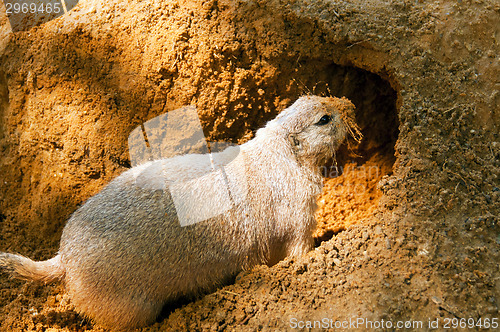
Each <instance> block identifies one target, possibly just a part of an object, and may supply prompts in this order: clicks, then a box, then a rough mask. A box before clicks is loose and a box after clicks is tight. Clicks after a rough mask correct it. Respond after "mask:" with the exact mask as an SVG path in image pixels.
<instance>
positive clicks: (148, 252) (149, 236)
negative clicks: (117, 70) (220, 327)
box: [0, 96, 359, 330]
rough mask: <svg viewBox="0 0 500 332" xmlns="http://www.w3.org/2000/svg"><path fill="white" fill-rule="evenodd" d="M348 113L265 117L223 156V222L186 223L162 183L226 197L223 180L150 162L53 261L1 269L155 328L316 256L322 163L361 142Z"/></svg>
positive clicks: (14, 259) (90, 206) (2, 263)
mask: <svg viewBox="0 0 500 332" xmlns="http://www.w3.org/2000/svg"><path fill="white" fill-rule="evenodd" d="M353 110H354V106H353V105H352V104H351V103H350V102H349V101H348V100H347V99H345V98H342V99H338V98H331V97H317V96H304V97H301V98H299V99H298V100H297V101H296V102H295V103H294V104H293V105H291V106H290V107H289V108H287V109H286V110H284V111H283V112H281V113H280V114H279V115H278V116H277V117H276V118H275V119H274V120H272V121H269V122H268V123H267V125H266V126H265V127H264V128H261V129H259V130H258V131H257V133H256V136H255V138H254V139H252V140H250V141H248V142H247V143H245V144H243V145H240V146H239V147H238V148H239V152H238V153H237V155H232V156H231V158H226V159H227V164H226V165H225V169H224V171H225V180H226V182H225V183H226V184H227V187H228V188H229V192H230V193H232V196H231V199H230V202H231V204H230V207H229V208H228V209H226V210H225V211H224V212H223V213H221V214H218V215H215V216H213V217H210V218H208V219H206V220H201V221H199V222H194V223H192V224H188V225H182V224H181V223H180V221H179V217H178V213H176V206H175V204H174V202H173V198H172V197H173V194H171V191H170V190H168V189H166V188H167V187H166V186H165V185H164V184H165V183H166V184H168V182H169V181H170V179H176V180H177V184H178V187H177V189H176V190H177V191H178V192H179V191H180V192H181V193H182V190H185V191H188V190H191V193H190V195H191V196H192V197H194V199H196V200H198V201H204V200H206V201H209V202H212V203H210V204H213V202H218V201H222V198H221V197H219V196H218V195H219V194H218V193H219V191H217V190H215V191H213V190H212V191H211V193H212V194H210V196H211V197H208V196H209V194H207V191H206V190H205V189H207V190H208V189H210V188H211V187H215V186H217V184H216V181H218V179H220V174H219V173H217V172H205V171H204V170H203V169H202V168H203V167H200V166H199V165H198V164H197V161H198V160H199V158H201V155H185V156H178V157H173V158H170V159H161V160H156V161H151V162H147V163H145V164H143V165H139V166H136V167H133V168H131V169H130V170H128V171H126V172H124V173H123V174H121V175H120V176H118V177H117V178H115V179H114V180H113V181H111V182H110V183H109V184H108V185H107V186H106V187H104V189H102V191H101V192H99V193H98V194H96V195H95V196H93V197H91V198H90V199H88V200H87V201H86V202H85V204H83V205H82V206H81V207H80V208H79V209H78V210H77V211H76V212H75V213H73V215H72V216H71V217H70V219H69V220H68V222H67V224H66V226H65V228H64V230H63V234H62V238H61V243H60V249H59V252H58V254H57V256H56V257H54V258H52V259H49V260H47V261H42V262H34V261H32V260H31V259H29V258H26V257H23V256H20V255H15V254H8V253H0V268H2V269H3V270H4V271H5V272H7V273H10V274H11V275H12V276H13V277H16V278H22V279H28V280H38V281H43V282H51V281H56V280H61V281H63V282H64V283H65V285H66V290H67V292H68V293H69V295H70V296H71V299H72V303H73V304H74V306H75V308H76V310H77V311H79V312H80V313H82V314H83V315H86V316H87V317H90V318H91V319H93V320H94V321H95V322H96V323H98V324H100V325H102V326H105V327H108V328H111V329H116V330H123V329H132V328H136V327H141V326H145V325H147V324H149V323H152V322H154V321H155V318H156V317H157V316H158V314H159V313H160V311H161V309H162V307H163V306H164V304H166V303H168V302H171V301H174V300H175V299H177V298H179V297H181V296H192V295H196V294H199V293H202V292H206V291H210V290H213V289H214V288H216V287H218V286H220V285H223V284H224V283H226V282H227V281H228V280H229V279H230V278H231V277H233V276H235V275H236V274H237V273H238V272H240V271H242V270H244V269H249V268H251V267H253V266H255V265H257V264H268V265H273V264H275V263H277V262H278V261H280V260H282V259H283V258H285V257H287V256H299V255H302V254H304V253H306V252H307V251H309V250H311V249H312V247H313V239H312V232H313V230H314V228H315V220H314V211H315V209H316V197H317V195H318V194H319V193H320V191H321V188H322V177H321V173H320V168H319V167H320V166H321V165H322V164H323V163H324V162H325V160H327V159H328V158H331V157H332V155H334V153H335V151H336V150H337V148H338V147H339V145H340V144H341V143H342V142H343V140H344V138H345V137H346V135H347V133H351V134H353V133H354V134H359V131H358V129H357V126H356V125H355V123H354V120H353ZM230 149H234V147H233V148H228V149H226V150H225V151H223V152H221V153H220V154H221V155H220V159H221V160H224V158H225V155H224V153H226V154H230V152H231V150H230ZM234 156H235V157H234ZM233 157H234V158H233ZM183 186H186V187H183ZM193 188H199V190H194V192H192V191H193ZM214 192H215V194H213V193H214ZM220 195H222V194H220ZM213 196H215V197H213ZM189 208H193V209H194V208H195V207H193V206H191V207H190V206H189V204H188V205H187V209H189ZM188 212H189V211H188ZM193 213H195V214H196V213H197V212H196V211H193Z"/></svg>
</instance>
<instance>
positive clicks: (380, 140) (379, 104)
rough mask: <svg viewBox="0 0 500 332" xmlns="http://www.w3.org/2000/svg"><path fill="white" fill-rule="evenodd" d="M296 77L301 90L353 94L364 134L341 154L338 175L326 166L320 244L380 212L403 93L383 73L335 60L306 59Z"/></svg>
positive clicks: (319, 215)
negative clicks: (382, 185)
mask: <svg viewBox="0 0 500 332" xmlns="http://www.w3.org/2000/svg"><path fill="white" fill-rule="evenodd" d="M310 73H314V74H310ZM296 77H297V78H296V81H298V88H299V89H300V86H302V87H303V88H304V89H307V90H309V91H307V92H309V93H313V94H316V95H325V96H336V97H342V96H345V97H347V98H349V99H350V100H351V101H352V102H353V104H354V105H355V106H356V120H357V123H358V124H359V126H360V128H361V131H362V133H363V136H364V137H363V140H362V142H361V143H360V144H356V143H355V142H353V141H350V142H348V144H345V145H344V146H343V147H342V148H341V150H340V151H339V152H338V154H337V165H336V166H337V168H338V171H339V172H338V173H337V172H336V171H335V168H329V169H327V170H326V174H325V175H326V179H325V184H324V188H323V193H322V194H321V195H320V197H319V198H318V211H317V214H316V220H317V222H318V228H317V231H316V233H315V234H314V237H315V241H316V244H319V243H320V242H322V241H325V240H328V239H330V238H331V237H332V236H333V235H335V234H337V233H338V232H340V231H342V230H345V229H346V228H347V227H349V226H351V225H353V224H359V223H363V222H364V220H366V219H368V218H370V217H371V216H372V215H373V213H374V212H375V210H376V208H377V206H378V202H379V199H380V197H381V196H382V192H381V191H380V190H379V189H377V183H378V182H379V181H380V180H381V179H382V177H383V176H384V175H390V174H391V173H392V171H393V165H394V162H395V159H396V158H395V156H394V152H395V150H394V146H395V144H396V140H397V138H398V134H399V129H398V128H399V120H398V116H397V106H396V101H397V93H396V91H395V90H394V89H393V88H392V87H391V85H390V83H389V82H388V81H386V80H384V79H383V78H381V77H380V76H379V75H376V74H373V73H371V72H368V71H366V70H362V69H359V68H355V67H348V66H340V65H337V64H332V63H331V62H330V63H326V62H324V61H311V62H304V63H303V64H302V65H301V66H300V67H299V70H298V71H297V72H296ZM339 174H340V175H339Z"/></svg>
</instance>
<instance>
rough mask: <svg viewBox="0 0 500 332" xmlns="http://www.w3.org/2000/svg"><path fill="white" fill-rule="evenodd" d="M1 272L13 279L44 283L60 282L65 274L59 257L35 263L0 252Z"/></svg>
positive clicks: (18, 256) (19, 256)
mask: <svg viewBox="0 0 500 332" xmlns="http://www.w3.org/2000/svg"><path fill="white" fill-rule="evenodd" d="M1 270H3V271H4V272H6V273H8V274H10V276H11V277H13V278H17V279H25V280H36V281H43V282H45V283H47V282H52V281H56V280H60V279H62V277H64V274H65V270H64V267H63V265H62V262H61V256H60V255H57V256H56V257H54V258H51V259H49V260H46V261H42V262H35V261H33V260H31V259H29V258H27V257H24V256H21V255H15V254H8V253H3V252H0V271H1Z"/></svg>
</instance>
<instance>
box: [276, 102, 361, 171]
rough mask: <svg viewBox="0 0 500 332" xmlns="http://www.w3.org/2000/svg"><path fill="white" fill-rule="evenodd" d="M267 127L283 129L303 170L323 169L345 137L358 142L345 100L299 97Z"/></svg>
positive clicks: (350, 109) (359, 135)
mask: <svg viewBox="0 0 500 332" xmlns="http://www.w3.org/2000/svg"><path fill="white" fill-rule="evenodd" d="M272 122H274V123H273V124H271V123H272ZM268 125H271V127H275V126H277V127H281V128H283V129H284V131H283V132H284V133H285V135H286V138H287V140H288V142H289V144H290V147H291V149H292V151H293V153H294V154H295V157H296V159H297V162H298V163H299V164H300V165H303V166H307V167H319V166H322V165H324V163H325V162H326V161H327V160H328V159H329V158H331V157H332V156H334V155H335V151H336V150H337V149H338V148H339V146H340V145H341V144H342V142H343V141H344V139H345V138H346V135H347V134H350V135H351V136H353V138H354V139H355V140H357V141H359V140H360V139H361V133H360V131H359V128H358V126H357V125H356V123H355V121H354V105H353V104H352V103H351V102H350V101H349V100H348V99H346V98H334V97H318V96H304V97H301V98H299V99H298V100H297V101H296V102H295V103H293V104H292V105H291V106H290V107H288V108H287V109H285V110H284V111H283V112H281V113H280V114H279V115H278V116H277V117H276V119H275V120H273V121H271V122H270V123H269V124H268Z"/></svg>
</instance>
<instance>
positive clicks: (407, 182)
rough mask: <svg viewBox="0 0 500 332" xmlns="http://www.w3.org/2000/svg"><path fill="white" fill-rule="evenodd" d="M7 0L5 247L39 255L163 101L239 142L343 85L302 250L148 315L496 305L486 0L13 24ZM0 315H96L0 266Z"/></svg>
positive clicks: (221, 319)
mask: <svg viewBox="0 0 500 332" xmlns="http://www.w3.org/2000/svg"><path fill="white" fill-rule="evenodd" d="M4 11H5V8H4V7H0V250H2V251H10V252H20V253H22V254H26V255H28V256H30V257H31V258H34V259H47V258H50V257H52V256H53V255H54V254H55V253H56V252H57V249H58V242H59V238H60V234H61V231H62V228H63V226H64V223H65V221H66V220H67V218H68V217H69V215H70V214H71V213H72V212H73V211H75V210H76V209H77V207H78V205H80V204H81V203H82V202H83V201H85V199H87V198H88V197H90V196H92V195H93V194H95V193H97V192H98V191H99V190H100V189H101V188H102V187H103V186H104V185H105V184H106V183H108V182H109V181H110V180H111V179H113V178H114V177H116V176H117V175H118V174H120V173H121V172H123V171H124V170H126V169H127V168H128V167H130V165H131V160H130V159H131V158H130V155H129V151H128V146H127V140H128V137H129V135H130V133H131V132H132V131H133V130H134V129H135V128H137V127H138V126H141V125H142V124H144V123H145V122H146V121H147V120H150V119H153V118H155V117H157V116H158V115H161V114H163V113H165V112H167V111H169V110H174V109H177V108H179V107H181V106H184V105H193V106H195V107H196V108H197V109H199V110H200V113H199V116H200V118H201V122H202V125H203V127H204V132H205V136H206V137H207V138H208V139H209V140H210V141H230V142H232V143H242V142H245V141H247V140H249V139H251V138H252V137H253V135H254V132H255V130H257V129H258V128H260V127H262V126H263V125H264V124H265V122H266V121H268V120H270V119H271V118H273V117H275V116H276V115H277V114H278V113H279V111H281V110H282V109H284V108H285V107H286V106H288V105H290V104H291V103H292V102H293V101H294V100H295V99H297V98H298V97H299V96H300V95H302V94H307V93H314V94H319V95H327V96H330V95H331V96H337V97H342V96H346V97H347V98H348V99H350V100H351V101H352V102H353V103H354V105H355V106H356V118H357V121H358V123H359V125H360V127H361V130H362V132H363V135H364V140H363V141H362V142H361V144H360V145H354V144H351V145H350V146H346V147H345V149H344V150H343V151H341V152H339V154H338V156H337V165H338V166H339V168H342V171H343V172H342V175H339V176H337V177H333V176H334V174H331V176H332V177H331V178H328V179H326V181H325V188H324V192H323V193H322V195H321V197H320V198H319V201H318V203H319V210H318V213H317V219H318V221H319V228H318V232H317V233H316V238H317V245H318V246H317V248H316V249H315V250H314V251H312V252H310V253H309V254H307V255H306V256H304V257H298V258H288V259H286V260H284V261H282V262H280V263H278V264H277V265H275V266H274V267H272V268H268V267H257V268H255V269H254V270H252V271H245V272H243V273H241V274H240V275H238V276H237V278H236V280H235V283H234V284H232V285H229V286H226V287H224V288H222V289H220V290H218V291H217V292H215V293H212V294H209V295H206V296H204V297H201V298H200V299H198V300H197V301H191V302H189V301H184V302H179V303H174V304H169V306H168V307H167V308H165V312H164V314H163V315H162V316H161V317H159V319H158V322H157V323H156V324H155V325H153V326H151V327H148V328H145V329H144V330H146V331H164V330H224V329H229V330H283V329H287V328H290V327H292V325H291V324H293V323H294V322H304V324H305V323H306V322H312V321H315V320H318V321H319V320H322V319H324V318H326V319H331V321H332V322H337V321H338V322H342V321H345V320H346V319H347V320H348V319H349V318H352V317H356V318H363V319H365V320H371V321H381V320H382V319H383V320H384V321H386V322H387V321H391V322H394V323H396V322H398V321H403V322H406V321H412V322H423V324H427V323H428V322H429V320H432V321H436V320H437V321H438V323H439V324H440V325H439V327H440V328H442V327H443V324H444V323H445V320H446V319H452V318H457V317H458V318H464V319H469V318H473V319H474V320H475V321H476V322H477V321H478V320H479V319H481V321H484V320H485V319H488V320H490V321H491V320H492V319H493V318H497V317H498V315H499V311H498V310H499V309H498V306H499V301H500V278H499V277H498V276H499V273H500V272H499V267H498V261H500V226H499V223H498V216H499V215H500V189H499V188H500V183H499V177H500V137H499V135H498V133H499V120H498V119H500V116H499V110H500V103H499V102H500V99H499V98H500V97H499V96H500V94H499V93H498V91H499V82H498V77H500V65H499V63H500V61H499V53H500V46H499V45H500V41H499V36H500V35H499V34H498V21H499V16H500V5H499V4H498V3H497V2H496V1H493V0H485V1H460V2H457V1H449V0H439V1H438V0H435V1H434V0H428V1H427V0H424V1H384V2H360V1H342V2H331V1H315V2H310V1H307V0H296V1H289V2H282V1H277V0H276V1H275V0H268V1H260V0H252V1H226V0H210V1H205V2H203V3H200V2H197V1H190V0H175V1H168V2H164V1H162V2H146V1H128V2H126V3H125V2H120V1H107V2H97V1H93V0H89V1H80V3H79V4H78V5H77V6H76V7H75V8H74V9H73V10H72V11H71V12H70V13H68V14H66V15H63V16H61V17H59V18H57V19H56V20H53V21H50V22H48V23H45V24H43V25H41V26H39V27H35V28H32V29H31V30H29V31H25V32H16V33H11V32H10V28H9V23H8V20H7V18H6V16H5V14H4ZM375 169H376V170H377V171H375ZM370 170H373V171H372V172H370ZM360 192H361V193H360ZM358 328H359V329H365V328H364V326H359V327H358ZM425 328H426V326H424V329H425ZM0 329H1V330H3V331H38V330H48V329H51V330H53V331H68V330H70V331H102V329H101V328H100V327H98V326H94V325H93V324H92V322H89V321H87V320H85V319H84V318H83V317H80V316H78V315H77V314H76V313H75V312H74V311H72V309H71V302H70V299H67V298H66V297H65V295H64V288H63V287H62V286H59V285H46V286H44V285H38V284H33V283H24V282H20V281H15V280H10V279H7V278H6V277H5V276H3V275H2V276H0Z"/></svg>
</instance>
